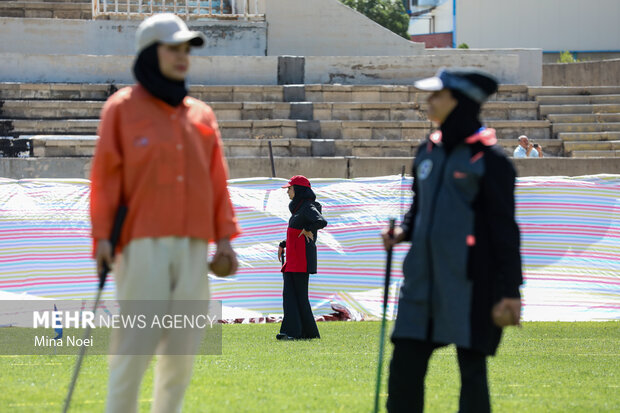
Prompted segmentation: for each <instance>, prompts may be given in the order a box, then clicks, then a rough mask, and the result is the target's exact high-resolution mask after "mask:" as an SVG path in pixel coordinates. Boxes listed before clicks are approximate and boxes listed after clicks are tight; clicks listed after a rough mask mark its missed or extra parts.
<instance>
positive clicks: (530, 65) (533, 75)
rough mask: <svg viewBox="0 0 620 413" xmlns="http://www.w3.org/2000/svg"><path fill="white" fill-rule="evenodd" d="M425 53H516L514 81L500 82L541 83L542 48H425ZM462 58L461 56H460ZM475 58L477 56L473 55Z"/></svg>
mask: <svg viewBox="0 0 620 413" xmlns="http://www.w3.org/2000/svg"><path fill="white" fill-rule="evenodd" d="M426 54H429V55H440V56H455V57H456V56H461V57H462V56H468V55H473V56H480V55H485V56H501V55H516V56H517V57H518V62H517V63H516V67H515V69H516V72H517V73H516V77H515V80H514V81H504V80H502V83H514V84H521V85H528V86H540V85H542V80H543V79H542V78H543V75H542V50H541V49H432V50H426ZM462 58H463V57H462ZM473 58H474V59H477V58H478V57H473Z"/></svg>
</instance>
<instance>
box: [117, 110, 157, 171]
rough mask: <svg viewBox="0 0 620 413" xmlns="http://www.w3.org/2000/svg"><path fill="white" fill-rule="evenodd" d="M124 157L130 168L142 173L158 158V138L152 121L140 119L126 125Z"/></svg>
mask: <svg viewBox="0 0 620 413" xmlns="http://www.w3.org/2000/svg"><path fill="white" fill-rule="evenodd" d="M127 134H128V139H127V145H126V147H125V154H124V159H125V162H126V163H127V166H128V167H129V168H130V170H134V171H135V170H141V171H142V172H143V173H144V172H146V170H149V169H150V168H152V167H153V166H154V164H155V163H157V162H158V160H159V139H158V137H157V133H156V129H155V127H154V125H153V123H152V122H150V121H141V122H136V123H133V124H130V125H128V126H127Z"/></svg>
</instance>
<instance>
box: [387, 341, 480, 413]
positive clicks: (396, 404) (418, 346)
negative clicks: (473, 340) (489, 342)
mask: <svg viewBox="0 0 620 413" xmlns="http://www.w3.org/2000/svg"><path fill="white" fill-rule="evenodd" d="M439 347H441V346H440V345H437V344H433V343H430V342H426V341H418V340H406V339H396V340H394V354H393V355H392V361H391V363H390V378H389V382H388V393H389V394H388V401H387V409H388V412H390V413H397V412H408V413H421V412H422V411H423V410H424V378H425V376H426V369H427V367H428V360H429V359H430V357H431V355H432V354H433V351H434V350H435V349H437V348H439ZM456 352H457V358H458V362H459V368H460V371H461V396H460V399H459V413H489V412H490V411H491V403H490V400H489V387H488V384H487V364H486V356H485V355H484V354H482V353H479V352H477V351H473V350H467V349H463V348H458V347H457V349H456Z"/></svg>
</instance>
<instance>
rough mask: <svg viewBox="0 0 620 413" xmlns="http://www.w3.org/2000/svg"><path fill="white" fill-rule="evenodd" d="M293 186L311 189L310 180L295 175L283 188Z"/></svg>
mask: <svg viewBox="0 0 620 413" xmlns="http://www.w3.org/2000/svg"><path fill="white" fill-rule="evenodd" d="M293 185H299V186H305V187H307V188H310V181H308V178H306V177H305V176H303V175H295V176H294V177H292V178H291V179H290V181H288V183H287V184H286V185H284V186H283V187H282V188H288V187H289V186H293Z"/></svg>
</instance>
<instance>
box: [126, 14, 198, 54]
mask: <svg viewBox="0 0 620 413" xmlns="http://www.w3.org/2000/svg"><path fill="white" fill-rule="evenodd" d="M205 40H206V37H205V35H204V33H201V32H196V31H191V30H189V29H188V28H187V25H186V24H185V22H184V21H183V20H182V19H181V18H180V17H179V16H177V15H176V14H172V13H159V14H155V15H154V16H151V17H149V18H147V19H145V20H144V21H143V22H142V23H140V26H138V30H137V31H136V52H137V53H138V54H139V53H140V52H142V50H144V49H146V48H147V47H149V46H150V45H152V44H154V43H162V44H181V43H185V42H189V44H190V45H192V46H198V47H200V46H202V45H204V43H205Z"/></svg>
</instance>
